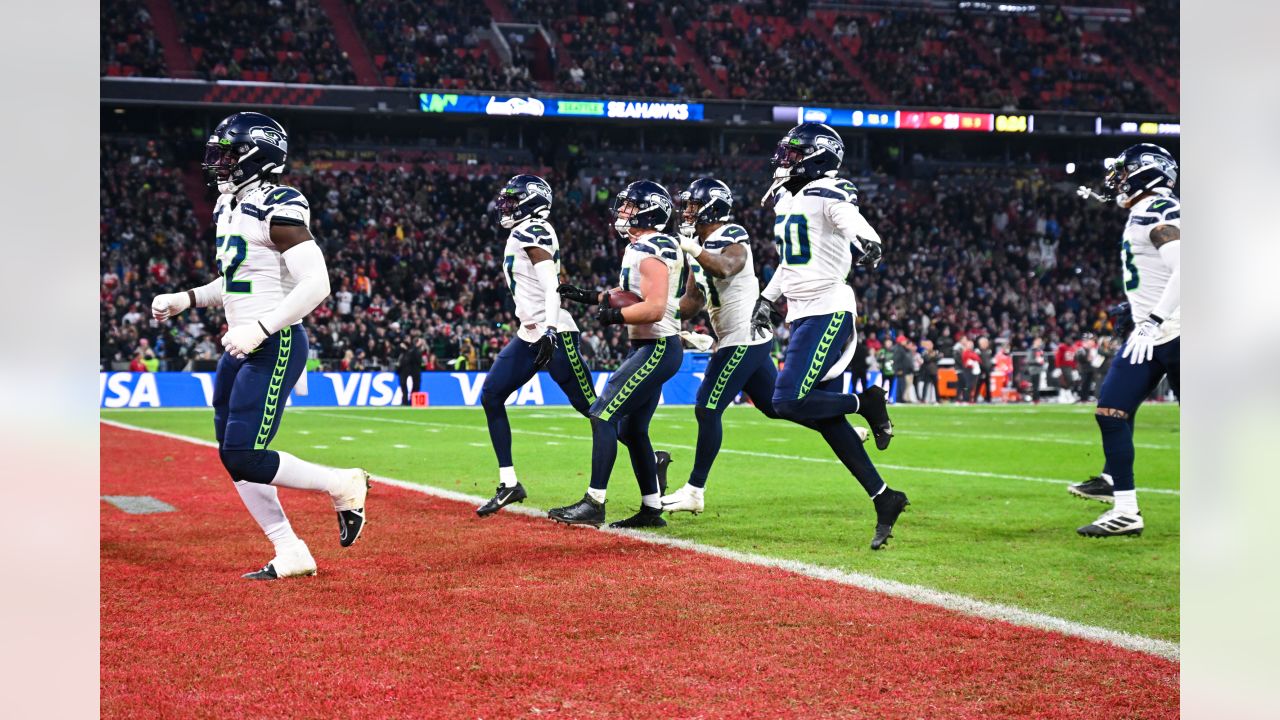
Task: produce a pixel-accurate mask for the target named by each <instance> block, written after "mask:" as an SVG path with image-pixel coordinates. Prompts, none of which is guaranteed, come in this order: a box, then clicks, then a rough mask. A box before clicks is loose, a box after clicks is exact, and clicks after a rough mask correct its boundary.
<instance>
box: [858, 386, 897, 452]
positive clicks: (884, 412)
mask: <svg viewBox="0 0 1280 720" xmlns="http://www.w3.org/2000/svg"><path fill="white" fill-rule="evenodd" d="M858 400H859V401H860V402H859V403H858V414H859V415H861V416H862V417H864V418H866V419H867V424H868V425H870V426H871V433H872V434H873V435H875V436H876V448H877V449H880V450H884V449H885V448H887V447H889V441H890V440H893V423H892V422H890V420H889V405H888V403H886V402H885V399H884V388H882V387H880V386H878V385H873V386H871V387H869V388H867V389H866V391H865V392H863V393H862V394H861V395H859V396H858Z"/></svg>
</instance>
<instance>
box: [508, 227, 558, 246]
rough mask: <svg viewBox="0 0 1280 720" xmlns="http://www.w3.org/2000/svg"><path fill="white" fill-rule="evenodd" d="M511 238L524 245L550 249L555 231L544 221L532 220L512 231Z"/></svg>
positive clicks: (554, 237) (554, 240)
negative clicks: (541, 246) (542, 246)
mask: <svg viewBox="0 0 1280 720" xmlns="http://www.w3.org/2000/svg"><path fill="white" fill-rule="evenodd" d="M511 237H513V238H515V239H516V240H517V241H519V242H522V243H524V244H526V245H544V246H547V247H550V246H552V245H554V244H555V242H556V231H555V230H553V229H552V228H551V224H550V223H548V222H546V221H545V220H532V221H530V222H526V223H524V224H523V225H521V226H520V227H517V228H516V229H514V230H512V231H511Z"/></svg>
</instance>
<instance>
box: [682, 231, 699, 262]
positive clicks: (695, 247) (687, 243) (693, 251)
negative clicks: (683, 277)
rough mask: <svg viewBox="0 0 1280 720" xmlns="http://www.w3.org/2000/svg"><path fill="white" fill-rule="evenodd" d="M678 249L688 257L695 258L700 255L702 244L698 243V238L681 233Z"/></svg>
mask: <svg viewBox="0 0 1280 720" xmlns="http://www.w3.org/2000/svg"><path fill="white" fill-rule="evenodd" d="M680 249H681V250H683V251H685V252H686V253H688V255H689V257H691V258H696V257H698V256H699V255H701V254H702V243H700V242H698V238H697V237H695V236H693V235H685V234H684V233H681V234H680Z"/></svg>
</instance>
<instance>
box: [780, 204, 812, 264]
mask: <svg viewBox="0 0 1280 720" xmlns="http://www.w3.org/2000/svg"><path fill="white" fill-rule="evenodd" d="M773 238H774V242H776V243H777V244H778V252H779V254H781V255H782V259H783V262H785V263H786V264H788V265H805V264H807V263H808V262H809V256H810V252H809V219H808V218H807V217H805V216H804V215H801V214H793V215H780V216H778V217H776V218H774V219H773Z"/></svg>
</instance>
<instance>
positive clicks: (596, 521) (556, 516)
mask: <svg viewBox="0 0 1280 720" xmlns="http://www.w3.org/2000/svg"><path fill="white" fill-rule="evenodd" d="M547 517H549V518H551V519H552V520H555V521H556V522H561V523H564V524H565V525H594V526H595V527H600V526H601V525H603V524H604V503H602V502H596V500H595V498H593V497H591V496H590V495H583V496H582V499H581V500H579V501H578V502H576V503H574V504H573V505H566V506H564V507H558V508H551V510H549V511H547Z"/></svg>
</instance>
